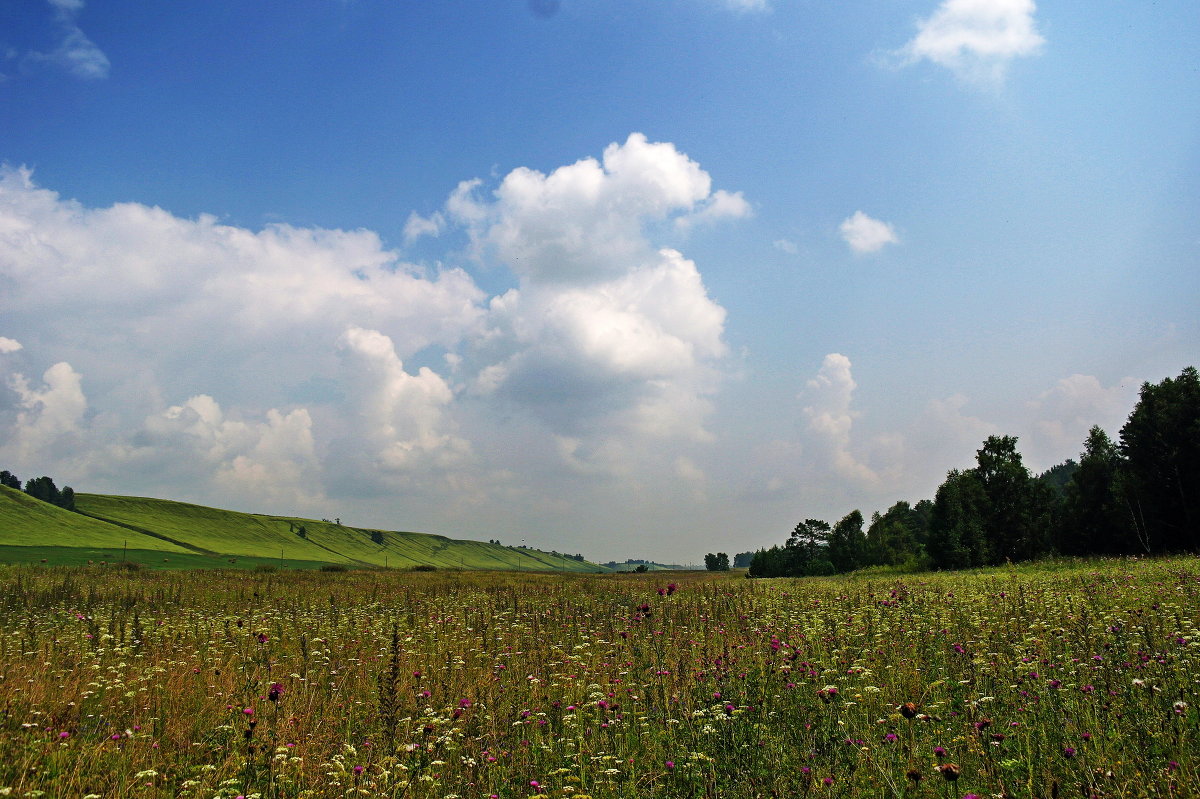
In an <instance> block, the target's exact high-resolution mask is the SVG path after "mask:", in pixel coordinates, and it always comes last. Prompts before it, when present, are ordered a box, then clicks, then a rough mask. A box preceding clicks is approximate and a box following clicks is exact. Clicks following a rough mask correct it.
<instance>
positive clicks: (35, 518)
mask: <svg viewBox="0 0 1200 799" xmlns="http://www.w3.org/2000/svg"><path fill="white" fill-rule="evenodd" d="M127 543H128V545H130V546H132V547H133V548H134V549H146V550H154V551H159V552H172V553H182V552H186V551H187V549H186V548H184V547H180V546H177V545H176V544H172V543H169V542H167V541H163V540H161V539H158V538H154V537H152V536H148V535H145V534H144V533H138V532H134V531H132V530H124V529H122V528H120V527H115V526H114V525H111V524H108V523H107V522H102V521H98V520H96V519H91V518H88V517H87V516H82V515H80V514H78V513H71V512H70V511H66V510H63V509H62V508H59V507H56V506H54V505H51V504H49V503H46V502H42V501H41V500H37V499H34V498H33V497H31V496H29V495H28V494H25V493H23V492H21V491H16V490H14V489H11V488H7V487H5V486H0V546H3V547H12V546H15V547H53V548H56V549H57V548H63V547H85V548H105V547H109V548H116V549H117V550H118V551H119V550H120V549H121V548H122V547H124V546H126V544H127Z"/></svg>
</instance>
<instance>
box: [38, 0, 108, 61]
mask: <svg viewBox="0 0 1200 799" xmlns="http://www.w3.org/2000/svg"><path fill="white" fill-rule="evenodd" d="M47 2H48V4H49V5H50V7H51V8H52V9H54V22H55V25H56V26H57V28H58V33H59V36H60V39H59V42H58V46H57V47H55V48H54V50H52V51H50V52H49V53H41V52H30V53H27V54H26V56H25V60H26V61H27V62H29V63H48V64H54V65H55V66H57V67H59V68H60V69H63V70H65V71H66V72H69V73H70V74H72V75H74V76H75V77H77V78H82V79H84V80H101V79H104V78H107V77H108V73H109V68H110V66H111V65H110V64H109V61H108V56H106V55H105V54H104V51H103V50H101V49H100V48H99V47H98V46H97V45H96V43H95V42H93V41H92V40H91V39H89V38H88V37H87V35H86V34H85V33H84V32H83V31H82V30H80V29H79V26H78V25H76V24H75V17H76V16H77V15H78V14H79V12H80V11H82V10H83V3H82V2H80V1H79V0H47Z"/></svg>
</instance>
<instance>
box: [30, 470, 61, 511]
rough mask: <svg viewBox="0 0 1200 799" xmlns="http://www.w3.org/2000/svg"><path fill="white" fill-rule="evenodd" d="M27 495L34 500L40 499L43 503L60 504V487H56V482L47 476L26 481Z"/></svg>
mask: <svg viewBox="0 0 1200 799" xmlns="http://www.w3.org/2000/svg"><path fill="white" fill-rule="evenodd" d="M25 493H26V494H28V495H29V496H31V497H33V498H34V499H40V500H41V501H42V502H49V503H50V504H52V505H57V504H58V497H59V494H58V486H56V485H54V481H53V480H52V479H50V478H49V477H46V476H45V475H42V476H41V477H34V478H33V479H31V480H26V481H25Z"/></svg>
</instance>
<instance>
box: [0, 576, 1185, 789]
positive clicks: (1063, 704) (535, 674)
mask: <svg viewBox="0 0 1200 799" xmlns="http://www.w3.org/2000/svg"><path fill="white" fill-rule="evenodd" d="M0 673H2V674H3V677H2V678H0V706H2V707H3V708H4V709H5V710H4V712H3V714H0V793H3V792H4V790H5V789H7V791H8V793H7V794H6V795H12V796H37V795H39V794H38V793H37V792H39V791H40V792H43V793H42V794H40V795H46V796H80V797H86V796H89V795H91V796H93V798H94V797H102V798H103V799H109V798H110V797H111V798H112V799H125V798H126V797H146V798H147V799H150V798H151V797H153V798H155V799H157V798H158V797H164V798H165V797H204V799H209V797H222V798H224V797H229V799H233V798H234V797H237V796H244V797H254V796H258V797H260V799H263V798H272V797H313V798H314V799H316V797H346V796H384V797H400V796H404V797H410V796H411V797H418V798H419V799H432V798H433V797H438V799H445V797H448V796H456V797H460V799H468V797H469V798H470V799H476V798H478V799H489V798H490V797H503V798H505V799H507V798H508V797H521V798H522V799H524V798H525V797H530V796H538V797H547V798H548V799H582V797H592V798H593V799H600V798H601V797H614V798H615V797H634V796H636V797H661V798H662V799H668V798H669V799H674V797H716V796H721V797H735V798H740V797H747V798H748V797H758V796H764V797H765V796H802V797H809V796H812V797H872V798H874V797H889V796H890V797H930V798H931V799H933V798H936V799H959V797H962V796H965V795H970V794H977V795H979V796H1011V797H1029V798H1030V799H1033V798H1034V797H1037V798H1038V799H1041V798H1042V797H1052V796H1064V797H1065V796H1106V797H1116V796H1131V797H1151V796H1153V797H1187V796H1196V795H1200V714H1198V713H1197V702H1198V700H1200V697H1198V696H1197V693H1198V691H1200V561H1197V560H1196V559H1190V558H1177V559H1164V560H1113V561H1093V562H1087V563H1074V564H1067V563H1057V564H1053V566H1052V568H1050V569H1047V570H1039V569H1038V568H1036V567H1031V566H1023V567H1022V568H1020V569H994V570H988V571H981V572H977V573H972V574H939V575H929V574H922V575H906V576H902V577H894V576H889V577H878V576H868V577H851V578H821V579H806V580H770V581H767V580H746V579H744V578H736V577H733V576H729V575H718V574H706V573H693V574H686V575H685V574H671V575H661V574H659V575H655V574H642V575H628V574H621V575H615V574H613V575H570V574H544V573H543V574H522V575H518V574H514V573H499V572H493V573H488V572H458V573H448V572H445V571H437V572H432V573H426V572H408V573H399V572H383V571H363V570H360V571H349V572H345V573H326V572H321V571H315V570H309V571H298V570H297V571H288V572H287V573H284V572H278V573H274V574H272V573H260V572H253V571H234V570H216V571H209V572H206V573H204V577H203V579H197V578H196V573H194V572H173V571H151V570H141V571H126V570H122V569H116V570H114V569H112V568H109V567H104V568H102V567H99V566H97V565H94V566H91V567H85V568H77V569H68V568H33V567H29V566H11V567H7V568H0ZM909 703H911V705H910V704H909ZM952 777H953V778H954V779H951V778H952Z"/></svg>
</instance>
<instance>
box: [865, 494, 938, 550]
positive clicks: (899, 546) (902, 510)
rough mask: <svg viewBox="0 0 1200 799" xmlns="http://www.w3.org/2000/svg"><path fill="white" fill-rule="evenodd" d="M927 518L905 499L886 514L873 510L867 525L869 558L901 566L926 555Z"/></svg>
mask: <svg viewBox="0 0 1200 799" xmlns="http://www.w3.org/2000/svg"><path fill="white" fill-rule="evenodd" d="M926 526H927V521H926V519H925V516H924V515H923V514H922V513H919V512H918V511H916V510H915V509H914V508H913V507H912V506H911V505H909V504H908V503H907V502H905V501H904V500H900V501H899V502H897V503H896V504H894V505H892V507H890V508H888V509H887V510H886V511H885V512H884V513H883V514H879V513H874V514H871V526H870V527H869V528H867V558H868V561H869V562H870V563H871V564H873V565H880V566H897V565H900V564H903V563H908V562H910V561H913V562H916V561H918V560H919V559H920V558H921V557H923V555H924V551H925V534H926V533H925V529H926Z"/></svg>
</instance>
